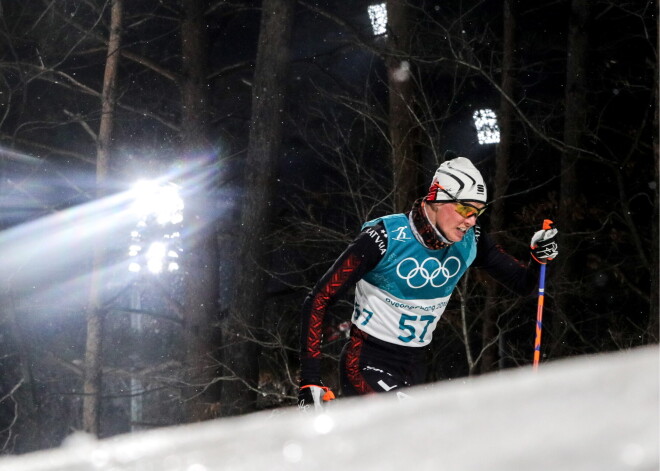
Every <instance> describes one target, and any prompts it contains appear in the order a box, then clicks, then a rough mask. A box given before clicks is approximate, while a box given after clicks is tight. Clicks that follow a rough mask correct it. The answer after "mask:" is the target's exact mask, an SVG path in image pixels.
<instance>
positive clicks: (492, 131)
mask: <svg viewBox="0 0 660 471" xmlns="http://www.w3.org/2000/svg"><path fill="white" fill-rule="evenodd" d="M472 119H474V125H475V127H476V128H477V139H478V140H479V144H482V145H483V144H497V143H498V142H500V127H499V125H498V124H497V115H496V114H495V112H494V111H493V110H491V109H488V108H486V109H483V110H477V111H475V112H474V114H473V115H472Z"/></svg>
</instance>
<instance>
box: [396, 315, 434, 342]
mask: <svg viewBox="0 0 660 471" xmlns="http://www.w3.org/2000/svg"><path fill="white" fill-rule="evenodd" d="M434 321H435V316H432V315H430V314H425V315H422V316H414V315H411V314H401V319H399V329H401V330H403V331H404V332H408V335H406V336H403V335H399V340H401V341H402V342H406V343H408V342H412V341H413V340H414V339H415V338H417V329H420V328H421V329H422V333H421V334H420V335H419V341H420V342H423V341H424V336H425V335H426V331H427V330H428V329H429V326H430V325H431V324H432V323H433V322H434ZM420 322H421V323H425V324H422V325H415V324H419V323H420ZM413 323H414V324H413Z"/></svg>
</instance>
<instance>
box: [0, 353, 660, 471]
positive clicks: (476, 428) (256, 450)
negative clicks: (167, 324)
mask: <svg viewBox="0 0 660 471" xmlns="http://www.w3.org/2000/svg"><path fill="white" fill-rule="evenodd" d="M658 375H659V357H658V347H657V346H647V347H641V348H636V349H631V350H627V351H622V352H617V353H608V354H600V355H593V356H583V357H579V358H572V359H567V360H561V361H555V362H549V363H545V364H541V367H540V368H539V371H538V372H536V373H535V372H533V371H532V369H531V368H530V367H525V368H519V369H515V370H508V371H505V372H500V373H494V374H489V375H483V376H480V377H476V378H472V379H466V380H454V381H450V382H447V381H446V382H440V383H436V384H434V385H430V386H427V387H420V388H415V389H410V390H408V391H406V392H407V393H409V394H410V396H411V397H410V399H407V400H403V401H398V400H397V399H396V395H394V394H388V395H379V396H370V397H366V398H358V399H351V400H348V399H343V400H341V399H340V400H337V401H334V402H332V403H331V406H330V407H329V408H328V409H327V410H326V413H325V414H320V415H317V414H313V413H301V412H298V410H297V409H296V408H293V407H292V408H286V409H278V410H273V411H266V412H259V413H255V414H250V415H246V416H243V417H235V418H231V419H223V420H215V421H209V422H205V423H200V424H190V425H184V426H179V427H170V428H164V429H159V430H153V431H149V432H140V433H135V434H131V435H123V436H118V437H115V438H111V439H106V440H100V441H96V440H93V439H90V438H88V437H87V436H85V435H74V436H72V437H70V438H69V439H68V440H67V442H66V443H65V444H64V445H63V446H62V447H61V448H59V449H56V450H48V451H42V452H37V453H32V454H29V455H25V456H20V457H5V458H2V459H0V471H65V470H66V471H83V470H85V471H98V470H104V471H111V470H113V471H119V470H121V471H124V470H131V471H138V470H139V471H214V470H236V471H241V470H244V471H263V470H298V469H300V470H323V471H327V470H352V469H366V470H415V471H417V470H427V469H428V470H437V471H444V470H451V471H457V470H459V471H470V470H475V471H476V470H479V471H523V470H534V471H543V470H548V471H550V470H552V471H572V470H593V471H608V470H616V471H625V470H649V471H651V470H653V471H657V470H658V469H659V465H660V460H659V457H658V452H659V450H658V448H659V446H658V424H659V412H658V403H659V391H658Z"/></svg>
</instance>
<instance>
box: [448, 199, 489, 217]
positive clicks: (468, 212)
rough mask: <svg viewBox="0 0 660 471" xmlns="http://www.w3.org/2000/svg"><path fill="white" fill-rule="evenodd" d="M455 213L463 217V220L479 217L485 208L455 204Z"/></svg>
mask: <svg viewBox="0 0 660 471" xmlns="http://www.w3.org/2000/svg"><path fill="white" fill-rule="evenodd" d="M455 209H456V212H457V213H458V214H460V215H461V216H463V217H464V218H469V217H472V216H477V217H479V216H481V215H482V214H483V213H484V211H486V207H485V206H484V207H483V208H477V207H476V206H472V205H471V204H467V203H458V202H457V203H456V208H455Z"/></svg>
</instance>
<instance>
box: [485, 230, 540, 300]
mask: <svg viewBox="0 0 660 471" xmlns="http://www.w3.org/2000/svg"><path fill="white" fill-rule="evenodd" d="M477 234H478V238H477V258H476V259H475V260H474V263H473V264H472V266H475V267H477V268H483V269H484V270H486V272H488V274H489V275H491V276H492V277H493V278H494V279H495V280H497V281H498V282H499V283H501V284H502V285H504V286H505V287H506V288H508V289H510V290H511V291H513V292H514V293H517V294H520V295H523V296H525V295H528V294H530V293H532V292H533V291H534V288H535V287H536V284H537V280H538V273H539V267H538V264H536V263H530V262H528V263H527V264H523V263H521V262H520V261H519V260H517V259H516V258H514V257H513V256H511V255H509V254H508V253H506V252H505V251H504V249H503V248H502V247H501V246H500V245H499V244H496V243H495V241H494V240H493V238H492V237H490V236H489V235H488V234H479V232H478V231H477Z"/></svg>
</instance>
